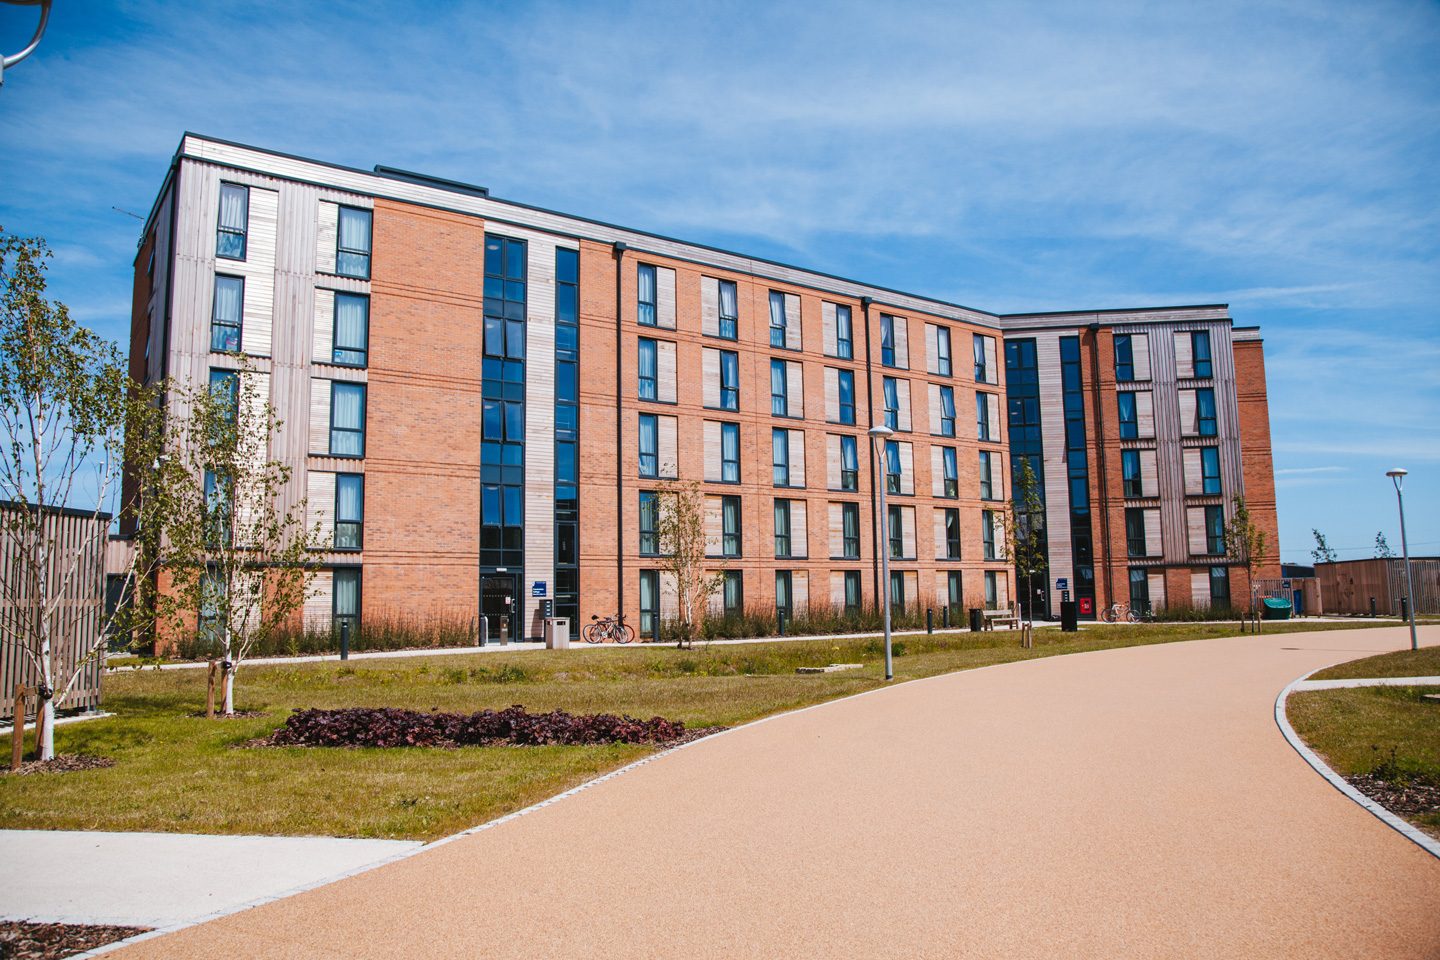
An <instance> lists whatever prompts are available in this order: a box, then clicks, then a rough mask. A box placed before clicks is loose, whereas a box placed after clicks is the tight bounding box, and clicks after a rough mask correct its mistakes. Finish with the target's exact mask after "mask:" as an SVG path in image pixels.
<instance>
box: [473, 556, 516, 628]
mask: <svg viewBox="0 0 1440 960" xmlns="http://www.w3.org/2000/svg"><path fill="white" fill-rule="evenodd" d="M480 591H481V592H480V612H481V613H482V614H483V615H484V617H485V622H486V625H487V627H488V629H489V631H490V641H491V642H492V643H495V642H498V641H499V640H500V625H501V624H502V623H503V624H505V628H506V631H507V636H508V637H509V638H510V639H511V640H515V639H517V637H516V636H515V628H516V626H517V625H518V620H517V617H516V612H517V610H518V609H519V606H520V598H519V596H518V595H517V594H516V583H515V575H514V574H513V573H490V574H486V575H485V578H484V579H483V580H482V581H481V584H480Z"/></svg>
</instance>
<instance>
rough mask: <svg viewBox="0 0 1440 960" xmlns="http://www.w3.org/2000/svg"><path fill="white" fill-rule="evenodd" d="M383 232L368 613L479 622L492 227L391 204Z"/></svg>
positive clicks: (368, 484) (377, 245)
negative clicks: (484, 358) (484, 334)
mask: <svg viewBox="0 0 1440 960" xmlns="http://www.w3.org/2000/svg"><path fill="white" fill-rule="evenodd" d="M374 231H375V232H374V244H373V246H374V261H373V262H374V267H373V272H372V276H373V280H372V291H373V292H372V299H371V308H370V367H369V391H368V398H367V404H368V410H367V416H366V460H365V498H366V504H365V572H364V587H363V594H362V595H363V604H364V608H363V613H364V614H365V615H366V616H370V615H374V614H376V613H381V614H383V613H385V612H386V611H399V610H405V611H407V612H417V613H427V614H440V615H446V616H455V617H462V618H467V619H468V618H470V617H473V616H474V614H475V610H476V607H477V601H478V568H479V544H480V502H479V501H480V421H481V398H480V375H481V349H482V338H481V335H480V334H481V331H482V330H483V329H484V301H483V282H484V263H485V224H484V223H483V222H481V221H480V220H479V219H477V218H474V217H466V216H460V215H457V214H451V213H446V212H443V211H439V210H432V209H428V208H422V207H415V206H409V205H405V204H399V203H393V202H390V201H383V200H382V201H379V202H377V203H376V205H375V226H374ZM537 439H538V438H537Z"/></svg>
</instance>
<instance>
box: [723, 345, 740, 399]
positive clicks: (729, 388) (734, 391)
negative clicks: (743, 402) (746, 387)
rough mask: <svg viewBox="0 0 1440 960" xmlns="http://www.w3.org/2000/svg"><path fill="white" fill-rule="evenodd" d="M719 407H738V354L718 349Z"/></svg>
mask: <svg viewBox="0 0 1440 960" xmlns="http://www.w3.org/2000/svg"><path fill="white" fill-rule="evenodd" d="M720 408H721V409H722V410H739V409H740V354H738V353H736V352H735V351H733V350H721V351H720Z"/></svg>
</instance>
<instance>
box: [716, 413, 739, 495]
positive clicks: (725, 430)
mask: <svg viewBox="0 0 1440 960" xmlns="http://www.w3.org/2000/svg"><path fill="white" fill-rule="evenodd" d="M720 479H721V480H723V481H724V482H725V483H739V482H740V424H738V423H722V424H720Z"/></svg>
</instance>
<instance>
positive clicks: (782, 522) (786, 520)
mask: <svg viewBox="0 0 1440 960" xmlns="http://www.w3.org/2000/svg"><path fill="white" fill-rule="evenodd" d="M790 548H791V544H790V501H789V500H776V501H775V556H777V557H789V556H790V555H791V554H790Z"/></svg>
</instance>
